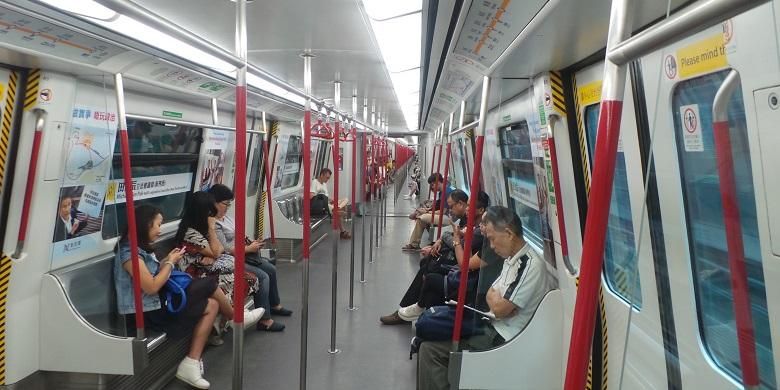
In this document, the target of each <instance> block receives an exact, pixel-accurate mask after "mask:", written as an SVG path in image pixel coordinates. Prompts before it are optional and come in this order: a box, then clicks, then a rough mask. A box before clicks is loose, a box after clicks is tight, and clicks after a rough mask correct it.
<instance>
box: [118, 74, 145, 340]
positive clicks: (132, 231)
mask: <svg viewBox="0 0 780 390" xmlns="http://www.w3.org/2000/svg"><path fill="white" fill-rule="evenodd" d="M114 86H115V88H116V108H117V116H118V120H119V148H120V149H119V150H120V151H121V152H122V179H123V182H124V185H125V206H126V207H125V209H126V212H127V238H128V241H130V242H129V244H130V261H132V262H133V264H132V266H133V275H136V277H134V278H132V279H133V303H134V305H135V332H136V333H135V334H136V336H135V337H136V339H138V340H143V339H145V338H146V337H145V331H144V307H143V300H142V299H141V278H140V277H138V276H137V275H140V274H141V266H140V260H139V259H138V235H137V230H136V224H135V201H134V198H133V172H132V169H131V167H132V165H131V164H130V140H129V139H128V137H127V111H126V110H125V87H124V83H123V80H122V74H121V73H117V74H116V75H114Z"/></svg>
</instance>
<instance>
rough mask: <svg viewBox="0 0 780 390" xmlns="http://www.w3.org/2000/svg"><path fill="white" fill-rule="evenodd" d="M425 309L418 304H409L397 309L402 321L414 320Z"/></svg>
mask: <svg viewBox="0 0 780 390" xmlns="http://www.w3.org/2000/svg"><path fill="white" fill-rule="evenodd" d="M424 311H425V308H424V307H420V306H419V305H418V304H416V303H415V304H413V305H409V306H406V307H402V308H400V309H398V316H399V317H401V319H402V320H404V321H414V320H416V319H417V318H418V317H420V315H421V314H422V313H423V312H424Z"/></svg>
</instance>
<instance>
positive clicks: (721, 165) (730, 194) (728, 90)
mask: <svg viewBox="0 0 780 390" xmlns="http://www.w3.org/2000/svg"><path fill="white" fill-rule="evenodd" d="M739 83H740V77H739V72H737V71H736V70H731V72H729V74H728V75H727V76H726V79H725V80H723V84H722V85H721V86H720V88H719V89H718V92H717V93H716V94H715V100H714V102H713V104H712V118H713V121H712V133H713V136H714V141H715V142H714V143H715V157H716V160H717V167H718V176H719V179H720V180H719V183H720V186H719V188H720V200H721V203H722V206H723V225H724V226H725V229H726V246H727V249H728V261H729V271H730V274H731V288H732V290H734V319H735V320H736V325H737V343H738V345H739V363H740V365H739V366H740V368H741V369H742V381H743V383H744V385H745V389H757V388H758V387H759V385H760V384H761V382H760V378H759V375H758V362H757V358H756V342H755V340H756V338H755V331H754V329H753V315H752V313H751V310H750V307H751V306H750V290H749V287H750V285H749V283H748V275H747V269H746V266H745V247H744V243H743V242H742V221H741V219H740V211H739V202H738V200H737V198H738V195H737V184H736V178H735V172H734V158H733V155H732V148H731V135H730V134H729V130H730V129H729V113H728V105H729V100H730V98H731V96H732V94H733V93H734V91H735V90H736V89H737V88H738V87H739Z"/></svg>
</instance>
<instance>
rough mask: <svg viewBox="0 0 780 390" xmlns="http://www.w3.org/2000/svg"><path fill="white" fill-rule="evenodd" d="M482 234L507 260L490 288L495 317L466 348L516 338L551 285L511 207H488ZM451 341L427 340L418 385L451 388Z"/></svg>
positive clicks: (426, 389)
mask: <svg viewBox="0 0 780 390" xmlns="http://www.w3.org/2000/svg"><path fill="white" fill-rule="evenodd" d="M482 222H483V226H484V229H483V233H484V234H485V236H486V237H487V239H488V241H489V242H490V247H491V248H492V249H493V250H494V251H495V252H496V253H497V254H498V255H500V256H502V257H504V258H506V260H504V266H503V268H502V269H501V274H500V275H499V276H498V278H497V279H496V280H495V281H494V282H493V285H492V286H491V287H490V289H489V290H488V292H487V304H488V306H489V307H490V312H491V313H493V315H495V317H496V319H495V320H493V321H492V322H491V323H490V325H489V326H487V327H486V329H485V332H484V334H482V335H478V336H474V337H471V338H469V339H466V340H463V341H462V343H461V344H462V346H463V348H464V349H485V348H489V347H492V346H497V345H501V344H503V343H504V342H506V341H508V340H510V339H512V338H513V337H515V336H517V335H518V334H519V333H520V332H521V331H522V330H523V328H525V326H526V325H528V322H529V321H530V320H531V317H532V316H533V313H534V311H535V310H536V308H537V307H538V306H539V304H540V303H541V302H542V298H544V296H545V294H547V292H548V291H550V289H551V287H552V286H551V285H552V283H551V281H550V280H549V277H548V274H547V266H546V264H545V262H544V259H542V258H541V256H539V255H538V254H537V253H536V251H534V249H533V248H532V247H531V246H530V245H528V243H527V242H526V241H525V239H524V238H523V226H522V222H521V221H520V218H519V217H518V216H517V214H515V213H514V211H512V210H511V209H509V208H506V207H503V206H493V207H489V208H488V209H487V210H486V212H485V216H484V217H483V221H482ZM451 345H452V343H451V342H449V341H444V342H432V341H426V342H423V343H422V345H421V346H420V355H419V357H418V365H417V388H418V389H421V390H430V389H449V388H450V385H449V380H448V376H447V375H448V370H449V368H448V366H449V359H450V355H449V353H450V348H451Z"/></svg>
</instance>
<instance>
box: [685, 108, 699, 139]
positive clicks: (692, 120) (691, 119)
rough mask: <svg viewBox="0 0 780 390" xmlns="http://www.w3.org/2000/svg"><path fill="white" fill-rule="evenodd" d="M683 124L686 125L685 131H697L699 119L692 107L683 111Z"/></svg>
mask: <svg viewBox="0 0 780 390" xmlns="http://www.w3.org/2000/svg"><path fill="white" fill-rule="evenodd" d="M683 126H685V131H687V132H689V133H691V134H693V133H695V132H696V129H698V127H699V121H698V120H697V118H696V113H695V112H694V111H693V109H692V108H690V107H688V108H686V109H685V111H683Z"/></svg>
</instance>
